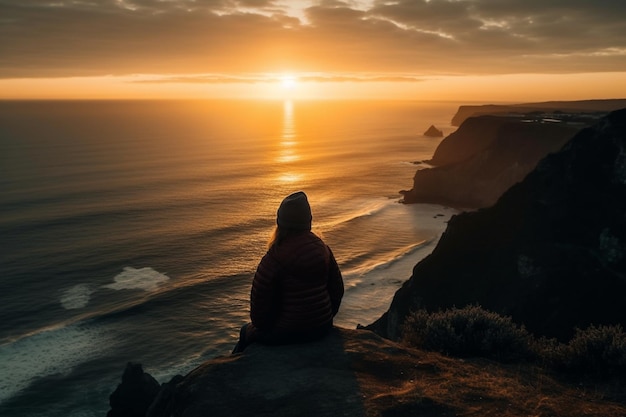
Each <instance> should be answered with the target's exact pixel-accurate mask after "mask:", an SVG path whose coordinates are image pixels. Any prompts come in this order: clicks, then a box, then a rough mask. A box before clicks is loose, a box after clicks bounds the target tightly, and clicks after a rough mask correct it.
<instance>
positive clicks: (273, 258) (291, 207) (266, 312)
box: [233, 191, 344, 353]
mask: <svg viewBox="0 0 626 417" xmlns="http://www.w3.org/2000/svg"><path fill="white" fill-rule="evenodd" d="M311 220H312V215H311V207H310V205H309V201H308V198H307V196H306V194H305V193H304V192H302V191H298V192H296V193H293V194H291V195H289V196H287V197H285V199H284V200H283V201H282V203H281V204H280V207H279V208H278V212H277V216H276V224H277V226H276V229H275V231H274V234H273V236H272V239H271V240H270V243H269V248H268V250H267V253H266V254H265V255H264V256H263V258H262V259H261V262H260V263H259V265H258V267H257V270H256V273H255V274H254V279H253V281H252V290H251V292H250V319H251V322H250V323H248V324H245V325H244V326H243V327H242V328H241V331H240V332H239V341H238V342H237V345H236V346H235V348H234V349H233V353H238V352H243V350H244V349H245V348H246V347H247V346H248V345H250V344H251V343H254V342H258V343H262V344H267V345H280V344H291V343H304V342H310V341H314V340H317V339H321V338H322V337H324V336H325V335H326V334H327V333H328V331H329V330H330V329H331V328H332V327H333V317H334V316H335V315H336V314H337V311H338V310H339V305H340V304H341V298H342V297H343V293H344V287H343V278H342V276H341V272H340V271H339V266H338V265H337V261H336V260H335V257H334V256H333V253H332V251H331V250H330V248H329V247H328V245H326V244H325V243H324V242H323V241H322V239H321V238H320V237H318V236H317V235H315V234H314V233H312V232H311Z"/></svg>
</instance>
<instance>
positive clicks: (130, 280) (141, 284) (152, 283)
mask: <svg viewBox="0 0 626 417" xmlns="http://www.w3.org/2000/svg"><path fill="white" fill-rule="evenodd" d="M169 279H170V278H169V277H168V276H167V275H165V274H162V273H160V272H158V271H155V270H154V269H152V268H150V267H146V268H139V269H136V268H133V267H130V266H127V267H125V268H124V270H123V271H122V272H121V273H119V274H117V275H116V276H115V277H114V278H113V280H114V281H115V282H114V283H113V284H108V285H103V288H110V289H112V290H133V289H139V290H145V291H151V290H155V289H156V288H157V287H158V286H159V285H161V284H163V283H164V282H166V281H168V280H169Z"/></svg>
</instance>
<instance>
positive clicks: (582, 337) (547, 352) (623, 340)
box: [542, 325, 626, 377]
mask: <svg viewBox="0 0 626 417" xmlns="http://www.w3.org/2000/svg"><path fill="white" fill-rule="evenodd" d="M542 356H543V357H544V358H546V360H547V362H548V363H549V364H551V365H552V366H553V367H555V368H557V369H560V370H564V371H567V372H571V373H576V374H587V375H594V376H601V377H606V376H624V375H626V333H624V330H623V329H622V326H620V325H616V326H593V325H592V326H590V327H588V328H587V329H585V330H580V329H576V334H575V335H574V337H573V338H572V340H570V342H569V343H568V344H567V345H559V346H556V347H555V346H553V347H552V348H550V349H544V350H543V351H542Z"/></svg>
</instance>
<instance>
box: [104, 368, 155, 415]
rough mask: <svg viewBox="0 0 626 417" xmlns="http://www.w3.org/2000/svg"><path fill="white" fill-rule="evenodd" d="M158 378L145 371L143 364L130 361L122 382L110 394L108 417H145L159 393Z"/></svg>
mask: <svg viewBox="0 0 626 417" xmlns="http://www.w3.org/2000/svg"><path fill="white" fill-rule="evenodd" d="M159 390H160V386H159V383H158V382H157V380H156V379H154V378H153V377H152V376H151V375H150V374H147V373H145V372H144V371H143V368H142V366H141V364H138V363H132V362H129V363H128V364H127V365H126V369H125V370H124V374H123V375H122V383H121V384H119V385H118V386H117V388H116V389H115V391H113V393H112V394H111V395H110V396H109V405H110V406H111V410H110V411H109V412H108V413H107V417H143V416H145V415H146V412H147V411H148V407H150V404H152V402H153V401H154V399H155V398H156V396H157V394H158V393H159Z"/></svg>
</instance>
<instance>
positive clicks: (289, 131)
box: [276, 100, 302, 182]
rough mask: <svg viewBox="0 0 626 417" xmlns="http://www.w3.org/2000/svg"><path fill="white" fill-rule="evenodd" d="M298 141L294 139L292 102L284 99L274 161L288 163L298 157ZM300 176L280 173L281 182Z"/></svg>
mask: <svg viewBox="0 0 626 417" xmlns="http://www.w3.org/2000/svg"><path fill="white" fill-rule="evenodd" d="M297 147H298V141H297V140H296V129H295V125H294V120H293V102H292V101H291V100H286V101H285V102H284V104H283V132H282V135H281V140H280V148H279V150H278V156H277V157H276V162H278V163H279V164H289V163H292V162H296V161H298V160H299V159H300V155H299V154H298V149H297ZM301 178H302V175H301V174H295V173H288V174H287V173H285V174H282V175H280V177H279V181H281V182H296V181H298V180H300V179H301Z"/></svg>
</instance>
